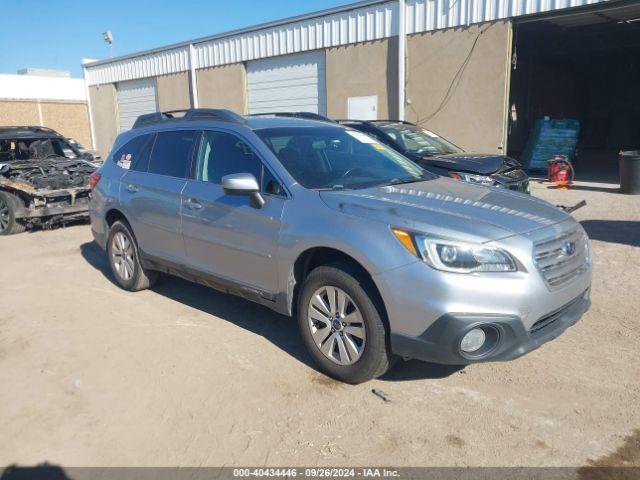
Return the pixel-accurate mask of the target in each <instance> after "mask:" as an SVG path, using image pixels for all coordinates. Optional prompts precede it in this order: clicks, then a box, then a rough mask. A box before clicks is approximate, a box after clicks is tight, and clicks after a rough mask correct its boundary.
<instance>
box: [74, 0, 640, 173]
mask: <svg viewBox="0 0 640 480" xmlns="http://www.w3.org/2000/svg"><path fill="white" fill-rule="evenodd" d="M639 20H640V2H638V0H363V1H359V2H357V3H354V4H351V5H345V6H342V7H338V8H333V9H329V10H323V11H319V12H313V13H309V14H306V15H300V16H297V17H293V18H286V19H282V20H277V21H274V22H270V23H267V24H262V25H256V26H247V27H246V28H242V29H239V30H234V31H231V32H226V33H220V34H216V35H212V36H209V37H204V38H196V39H193V40H190V41H186V42H181V43H176V44H172V45H166V46H158V48H155V49H152V50H147V51H144V52H139V53H133V54H130V55H125V56H121V57H117V58H109V59H105V60H100V61H87V62H84V65H83V66H84V76H85V80H86V82H87V87H88V89H87V90H88V92H89V95H90V98H89V104H90V106H91V114H92V115H91V118H92V121H93V127H92V128H93V130H92V131H93V132H94V133H95V137H94V140H95V145H96V148H97V150H98V151H100V152H102V153H103V154H104V153H106V152H107V151H108V150H109V148H110V147H111V145H112V143H113V140H114V139H115V137H116V135H117V134H118V133H119V132H121V131H124V130H128V129H130V128H131V127H132V125H133V123H134V121H135V119H136V117H137V116H138V115H141V114H144V113H149V112H155V111H158V110H160V111H165V110H172V109H184V108H189V107H198V106H199V107H217V108H228V109H231V110H234V111H236V112H237V113H240V114H243V113H245V114H246V113H248V114H253V113H263V112H274V111H308V112H315V113H319V114H322V115H327V116H329V117H332V118H338V119H339V118H347V117H350V118H356V119H360V120H372V119H388V118H391V119H398V118H399V119H406V120H408V121H411V122H414V123H417V124H419V125H422V126H424V127H425V128H427V129H429V130H431V131H433V132H437V133H439V134H441V135H443V136H444V137H446V138H448V139H450V140H451V141H453V142H454V143H456V144H457V145H459V146H460V147H462V148H464V149H466V150H469V151H476V152H483V153H508V154H510V155H513V156H515V157H516V158H523V157H524V158H526V157H527V152H528V151H530V150H531V149H530V148H528V140H529V139H530V138H532V136H531V132H532V130H533V129H534V128H535V127H536V125H539V122H540V119H542V118H544V117H547V116H548V117H551V118H554V119H563V118H569V119H575V120H578V121H579V122H580V126H581V129H580V139H579V143H578V149H579V153H580V156H581V159H582V160H581V163H580V169H582V170H584V168H585V165H586V163H587V162H586V160H585V159H586V157H587V154H591V153H593V155H592V156H591V157H590V158H593V159H594V160H593V162H592V163H593V165H594V166H596V167H598V168H602V169H603V170H607V171H608V172H609V173H611V174H613V173H615V170H616V169H617V153H618V151H619V150H620V149H621V148H624V149H629V150H637V149H639V148H640V140H639V139H640V93H639V92H640V89H638V88H637V86H638V84H639V83H640V68H639V67H638V65H639V63H638V58H640V42H639V41H638V25H640V22H639ZM545 142H546V143H545V145H546V146H547V147H549V148H551V149H553V148H556V147H555V146H554V145H553V142H552V141H551V140H549V141H547V140H545ZM605 173H607V172H605Z"/></svg>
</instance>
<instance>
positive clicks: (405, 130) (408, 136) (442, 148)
mask: <svg viewBox="0 0 640 480" xmlns="http://www.w3.org/2000/svg"><path fill="white" fill-rule="evenodd" d="M377 126H378V127H380V129H381V130H383V131H384V133H386V134H387V135H389V136H390V137H391V138H392V139H393V140H395V142H396V143H398V144H399V145H400V146H401V147H403V148H404V149H405V150H406V151H407V152H408V153H410V154H412V155H421V156H424V155H446V154H448V153H462V152H463V150H462V149H461V148H459V147H456V146H455V145H454V144H453V143H451V142H449V141H447V140H445V139H444V138H442V137H440V136H438V135H436V134H435V133H433V132H430V131H429V130H424V129H422V128H420V127H418V126H416V125H411V124H406V123H389V124H385V125H381V124H378V125H377Z"/></svg>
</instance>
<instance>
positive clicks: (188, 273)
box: [140, 251, 288, 315]
mask: <svg viewBox="0 0 640 480" xmlns="http://www.w3.org/2000/svg"><path fill="white" fill-rule="evenodd" d="M140 263H141V264H142V267H143V268H145V269H148V270H155V271H158V272H162V273H166V274H169V275H173V276H176V277H180V278H182V279H184V280H187V281H189V282H193V283H198V284H200V285H204V286H206V287H210V288H213V289H214V290H217V291H219V292H223V293H229V294H231V295H236V296H238V297H242V298H244V299H246V300H249V301H251V302H255V303H259V304H260V305H264V306H265V307H268V308H270V309H272V310H275V311H276V312H278V313H281V314H283V315H288V313H287V308H286V305H282V302H281V301H278V300H279V298H278V297H281V296H279V295H276V294H275V293H272V292H266V291H262V290H258V289H255V288H252V287H248V286H246V285H242V284H240V283H237V282H234V281H232V280H227V279H224V278H220V277H216V276H214V275H210V274H207V273H203V272H200V271H198V270H195V269H192V268H189V267H186V266H184V265H180V264H178V263H174V262H170V261H167V260H164V259H160V258H158V257H155V256H152V255H149V254H147V253H144V252H142V251H140Z"/></svg>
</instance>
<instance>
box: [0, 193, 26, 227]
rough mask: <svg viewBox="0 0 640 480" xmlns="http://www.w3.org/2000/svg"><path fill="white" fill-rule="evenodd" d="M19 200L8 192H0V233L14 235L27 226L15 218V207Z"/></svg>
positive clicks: (17, 205)
mask: <svg viewBox="0 0 640 480" xmlns="http://www.w3.org/2000/svg"><path fill="white" fill-rule="evenodd" d="M20 202H21V200H20V199H19V198H18V197H16V196H15V195H12V194H11V193H8V192H0V235H15V234H16V233H22V232H24V231H25V230H26V229H27V227H26V225H25V224H24V223H22V222H21V221H20V220H18V219H17V218H16V209H17V208H18V207H19V205H20Z"/></svg>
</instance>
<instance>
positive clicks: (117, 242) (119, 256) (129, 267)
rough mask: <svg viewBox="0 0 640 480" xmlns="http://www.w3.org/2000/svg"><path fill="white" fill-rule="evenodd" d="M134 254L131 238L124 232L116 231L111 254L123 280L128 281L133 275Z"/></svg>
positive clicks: (117, 271)
mask: <svg viewBox="0 0 640 480" xmlns="http://www.w3.org/2000/svg"><path fill="white" fill-rule="evenodd" d="M133 255H134V250H133V244H132V243H131V240H130V239H129V238H128V237H127V236H126V235H125V234H124V233H122V232H118V233H116V234H115V235H114V236H113V240H112V244H111V256H112V260H113V266H114V268H115V270H116V273H117V274H118V276H119V277H120V278H121V279H122V280H125V281H128V280H130V279H131V277H133V273H134V271H135V264H134V260H133Z"/></svg>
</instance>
